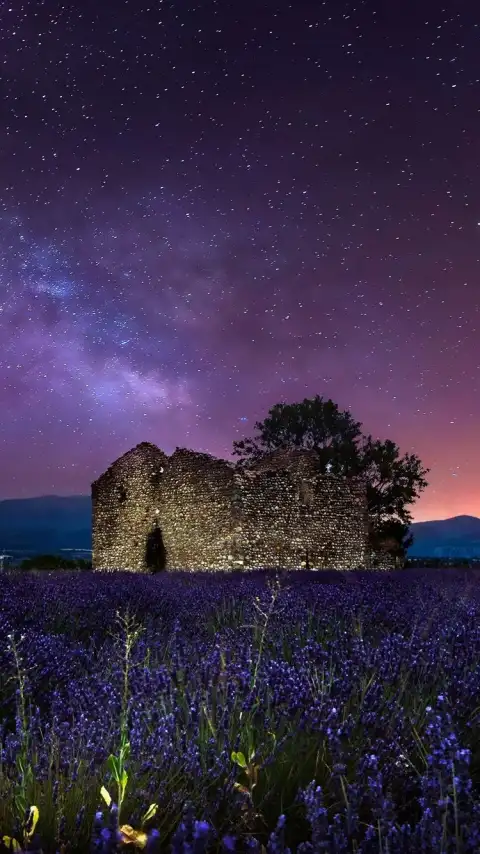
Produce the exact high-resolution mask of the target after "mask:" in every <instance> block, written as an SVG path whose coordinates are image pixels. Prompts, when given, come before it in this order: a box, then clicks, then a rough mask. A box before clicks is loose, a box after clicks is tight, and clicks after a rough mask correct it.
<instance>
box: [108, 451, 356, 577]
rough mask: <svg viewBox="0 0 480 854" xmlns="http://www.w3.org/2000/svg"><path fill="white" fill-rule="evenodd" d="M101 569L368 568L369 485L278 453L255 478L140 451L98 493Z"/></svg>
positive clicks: (194, 457)
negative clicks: (322, 473)
mask: <svg viewBox="0 0 480 854" xmlns="http://www.w3.org/2000/svg"><path fill="white" fill-rule="evenodd" d="M92 508H93V517H94V518H93V566H94V568H95V569H116V568H121V569H131V570H135V571H141V570H146V569H161V568H164V567H166V568H170V569H190V570H195V569H213V570H215V569H228V568H233V567H238V568H240V567H244V568H246V569H247V568H251V569H254V568H260V567H284V568H295V567H298V568H299V567H301V566H302V565H303V566H305V564H306V563H308V565H309V566H310V567H311V568H313V569H322V568H336V569H338V568H342V569H353V568H356V567H363V566H366V565H367V551H366V548H367V543H366V539H367V508H366V492H365V487H364V485H363V484H362V483H361V482H359V481H355V480H353V479H352V480H347V479H345V478H339V477H334V476H332V475H318V474H317V473H316V470H315V460H314V456H313V455H312V454H311V453H309V452H304V451H293V452H291V451H288V452H275V453H274V454H272V455H270V456H269V457H267V458H265V459H264V460H263V461H262V463H261V464H259V465H257V466H256V467H255V468H254V469H251V470H242V469H239V468H238V467H235V466H234V465H233V463H230V462H227V461H225V460H221V459H216V458H215V457H212V456H210V455H208V454H199V453H196V452H194V451H190V450H186V449H182V448H177V450H176V451H175V453H174V454H172V456H171V457H167V456H166V455H165V454H164V453H163V452H162V451H161V450H160V449H159V448H157V447H156V446H155V445H151V444H149V443H142V444H141V445H138V446H137V447H136V448H134V449H133V450H132V451H129V452H128V453H127V454H125V455H124V456H123V457H120V459H119V460H117V461H116V462H115V463H114V464H113V465H112V466H110V468H109V469H108V470H107V471H106V472H105V474H104V475H102V476H101V477H100V478H99V479H98V480H97V481H96V482H95V483H94V484H93V485H92Z"/></svg>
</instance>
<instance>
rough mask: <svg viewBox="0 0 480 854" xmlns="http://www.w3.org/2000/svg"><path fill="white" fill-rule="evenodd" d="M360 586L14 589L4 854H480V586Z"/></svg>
mask: <svg viewBox="0 0 480 854" xmlns="http://www.w3.org/2000/svg"><path fill="white" fill-rule="evenodd" d="M349 581H350V582H351V583H347V582H346V581H345V578H344V577H343V576H341V575H340V574H330V573H327V574H325V575H323V574H322V573H289V574H282V575H281V576H280V577H272V575H265V574H256V575H248V576H243V577H242V576H241V575H238V574H234V575H215V576H213V575H192V574H182V573H176V574H172V575H163V576H157V577H144V576H142V577H139V576H134V575H130V574H122V573H118V574H108V575H107V574H105V575H103V574H93V573H82V574H80V573H78V574H62V575H60V576H54V575H45V576H42V575H26V574H24V575H23V576H22V575H20V574H17V575H15V574H11V575H9V574H5V575H4V576H2V583H1V588H0V632H1V639H2V642H1V647H0V725H1V739H2V750H1V764H0V836H1V837H4V841H3V846H4V850H19V848H24V849H28V850H30V851H40V850H43V852H44V854H56V852H62V854H67V852H68V854H76V852H82V854H87V852H90V851H92V852H105V854H107V852H114V851H124V850H125V851H133V850H146V851H147V852H150V854H151V852H164V851H165V852H170V851H173V852H174V854H177V852H178V854H180V852H182V854H202V852H204V851H215V852H216V851H224V852H234V851H238V852H243V851H249V852H261V851H265V850H266V851H267V852H268V854H277V852H282V851H287V850H288V849H290V850H291V851H292V852H294V851H298V852H299V854H307V852H312V854H313V852H357V854H377V852H382V854H389V852H390V854H402V852H452V854H453V852H455V854H470V852H471V854H473V853H474V852H478V851H479V850H480V595H479V594H480V581H479V580H478V579H477V578H475V577H473V575H471V576H470V577H469V576H467V575H466V574H465V573H461V574H460V575H458V577H454V576H452V575H451V574H445V573H437V572H436V571H431V572H430V573H429V574H428V575H426V574H424V575H422V574H421V573H412V572H405V574H404V575H403V576H402V575H401V574H399V573H397V575H396V576H395V577H390V576H385V575H377V574H370V575H368V574H365V575H363V576H362V577H359V575H358V574H357V575H355V576H353V575H352V576H349ZM325 582H327V583H325ZM102 787H103V788H102ZM35 808H36V809H35ZM37 811H38V812H37ZM25 818H27V820H26V821H25ZM12 840H15V842H14V841H12Z"/></svg>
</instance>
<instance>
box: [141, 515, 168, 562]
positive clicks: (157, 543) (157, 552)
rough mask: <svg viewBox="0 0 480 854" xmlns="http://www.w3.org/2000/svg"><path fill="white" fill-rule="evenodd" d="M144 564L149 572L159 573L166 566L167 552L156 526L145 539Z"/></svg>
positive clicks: (160, 532)
mask: <svg viewBox="0 0 480 854" xmlns="http://www.w3.org/2000/svg"><path fill="white" fill-rule="evenodd" d="M145 564H146V567H147V569H149V570H150V571H151V572H160V571H161V570H162V569H165V567H166V565H167V550H166V548H165V543H164V542H163V537H162V531H161V529H160V527H159V525H158V524H157V525H155V527H154V529H153V530H152V531H150V533H149V535H148V537H147V544H146V548H145Z"/></svg>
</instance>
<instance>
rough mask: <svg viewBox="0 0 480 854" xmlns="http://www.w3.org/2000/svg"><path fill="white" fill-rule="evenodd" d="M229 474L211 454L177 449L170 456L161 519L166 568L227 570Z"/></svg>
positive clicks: (227, 466) (229, 468) (230, 470)
mask: <svg viewBox="0 0 480 854" xmlns="http://www.w3.org/2000/svg"><path fill="white" fill-rule="evenodd" d="M233 474H234V470H233V466H232V465H231V464H230V463H228V462H226V461H225V460H220V459H216V458H215V457H212V456H210V455H209V454H199V453H195V452H194V451H189V450H186V449H184V448H177V450H176V451H175V453H174V454H172V456H171V457H170V458H169V461H168V465H167V466H166V469H165V475H164V480H163V496H162V499H163V500H162V506H161V518H160V524H161V528H162V532H163V538H164V542H165V547H166V550H167V566H168V568H169V569H192V570H194V569H200V568H201V569H225V568H227V567H229V566H231V541H232V495H233ZM229 556H230V557H229Z"/></svg>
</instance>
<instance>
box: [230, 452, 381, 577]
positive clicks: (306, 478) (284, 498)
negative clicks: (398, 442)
mask: <svg viewBox="0 0 480 854" xmlns="http://www.w3.org/2000/svg"><path fill="white" fill-rule="evenodd" d="M279 463H280V464H279ZM307 463H308V461H307V460H306V459H305V458H303V459H301V458H297V459H295V458H293V460H292V461H291V462H290V463H288V462H287V461H286V460H285V458H284V459H283V460H278V459H276V460H274V461H273V465H268V463H266V464H265V463H264V464H262V466H261V467H259V468H257V469H254V470H251V471H245V472H237V473H236V475H235V487H236V492H235V517H236V520H237V525H236V540H235V547H236V557H237V559H239V560H243V565H245V566H248V567H252V568H253V567H284V568H286V569H287V568H298V567H301V566H306V565H308V566H309V567H310V568H311V569H326V568H330V569H354V568H358V567H365V566H366V565H367V503H366V492H365V487H364V485H363V484H362V483H361V482H359V481H355V480H349V481H347V480H346V479H345V478H340V477H335V476H333V475H329V474H328V475H319V474H317V473H316V471H315V467H314V465H312V463H311V457H310V462H309V464H307Z"/></svg>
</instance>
